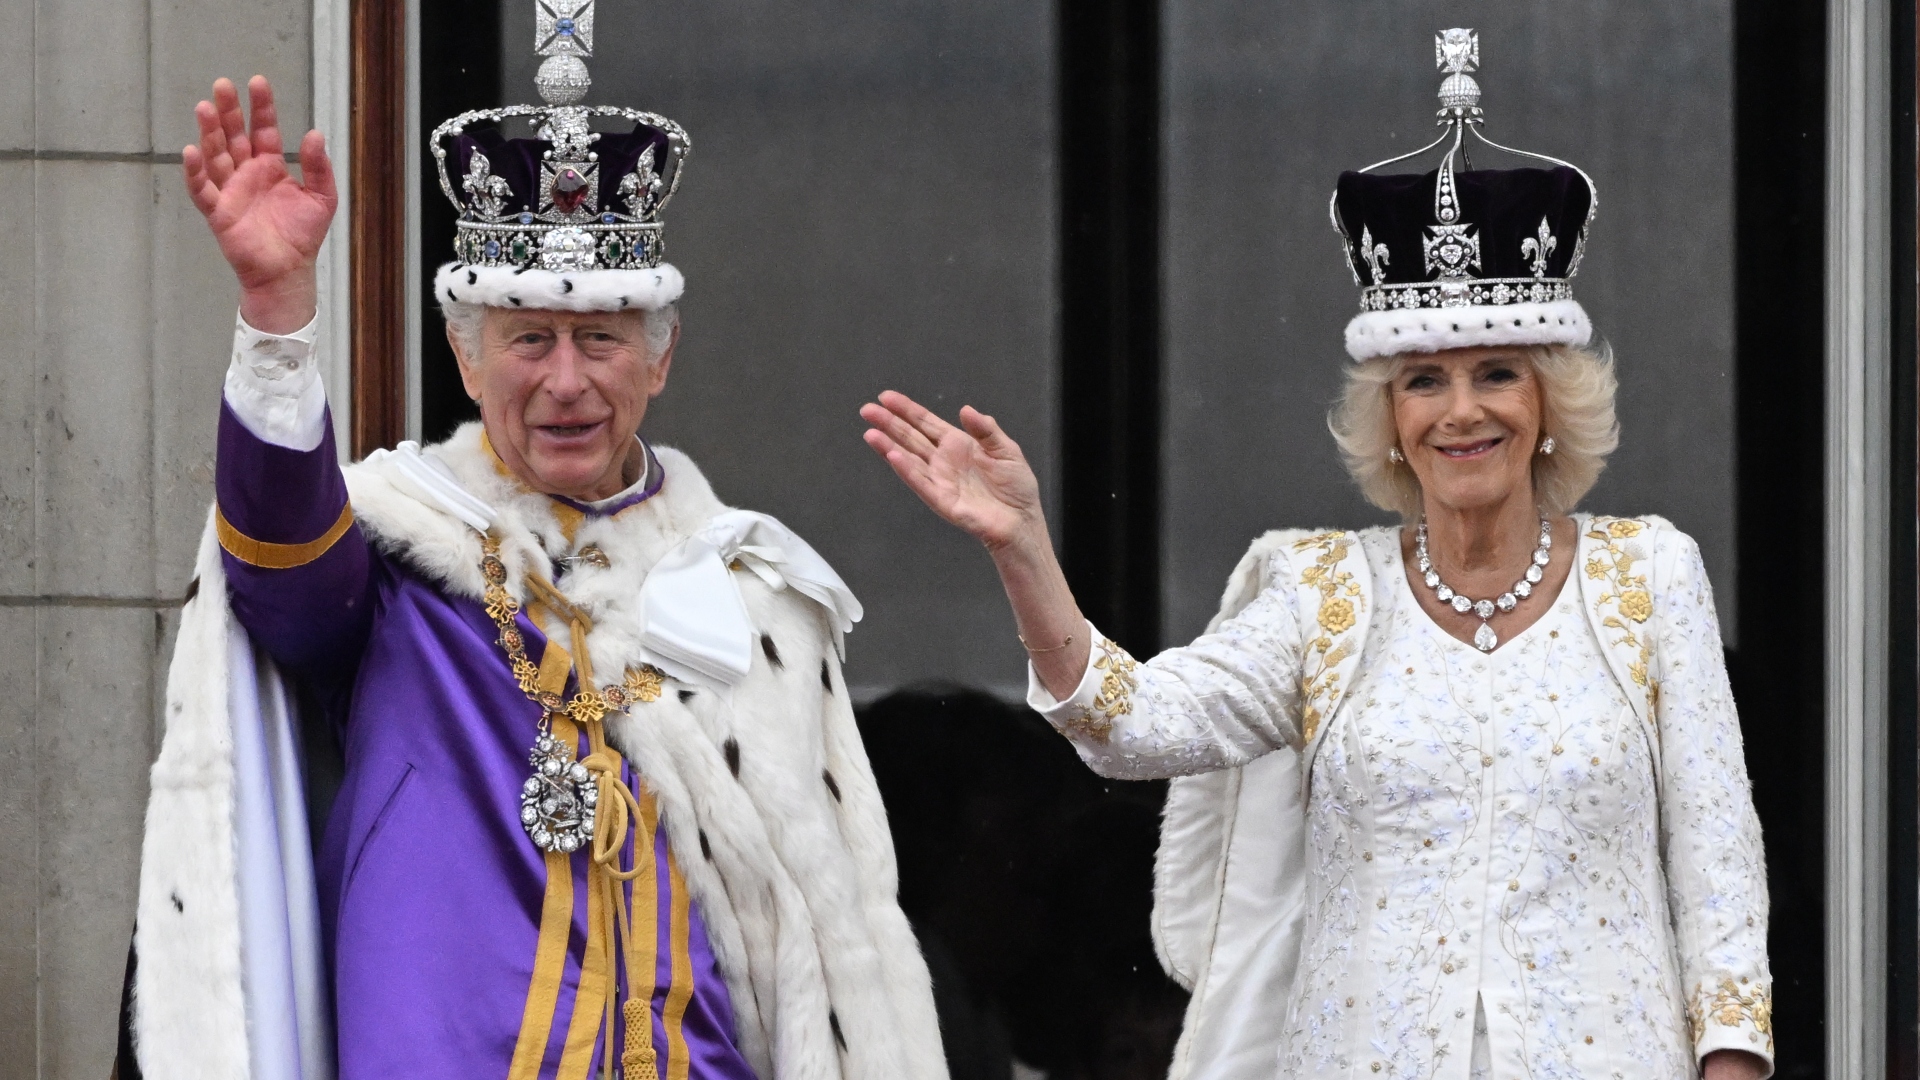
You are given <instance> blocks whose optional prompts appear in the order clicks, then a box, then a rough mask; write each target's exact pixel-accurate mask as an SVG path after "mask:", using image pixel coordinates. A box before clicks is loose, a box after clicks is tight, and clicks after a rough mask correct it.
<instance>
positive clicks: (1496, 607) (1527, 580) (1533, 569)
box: [1413, 514, 1553, 652]
mask: <svg viewBox="0 0 1920 1080" xmlns="http://www.w3.org/2000/svg"><path fill="white" fill-rule="evenodd" d="M1413 552H1414V554H1415V555H1416V556H1418V557H1419V560H1420V576H1421V580H1423V581H1425V582H1426V583H1427V588H1429V589H1432V590H1433V595H1435V596H1437V597H1439V598H1440V602H1441V603H1444V604H1451V605H1453V610H1455V611H1457V612H1459V613H1460V614H1462V615H1465V614H1466V613H1468V612H1469V611H1471V612H1472V613H1474V614H1475V615H1477V616H1479V617H1480V629H1478V630H1475V631H1474V632H1473V647H1474V648H1476V649H1479V650H1480V651H1481V652H1492V651H1493V648H1494V646H1496V645H1498V644H1500V638H1499V635H1497V634H1495V633H1494V632H1493V627H1491V626H1488V625H1487V620H1488V619H1491V618H1493V616H1494V613H1495V612H1501V613H1505V612H1508V611H1512V610H1513V609H1514V608H1516V607H1518V606H1519V605H1520V601H1522V600H1524V599H1526V598H1527V597H1529V596H1531V595H1533V587H1534V586H1535V585H1538V584H1540V579H1541V578H1543V577H1545V576H1546V574H1547V563H1548V562H1549V561H1551V560H1552V558H1553V554H1552V552H1553V523H1552V522H1551V521H1548V520H1547V517H1546V515H1544V514H1543V515H1541V517H1540V546H1539V547H1536V548H1534V549H1533V561H1531V562H1529V563H1528V564H1527V572H1526V573H1525V574H1523V575H1521V577H1520V580H1519V581H1516V582H1514V583H1513V588H1511V589H1508V590H1507V591H1506V592H1503V593H1501V594H1500V595H1499V597H1497V598H1495V599H1493V600H1470V599H1468V598H1467V597H1466V596H1465V595H1464V594H1461V593H1457V592H1454V591H1453V588H1452V587H1451V586H1449V585H1448V584H1447V583H1446V582H1444V581H1441V580H1440V571H1438V570H1435V569H1434V568H1433V559H1431V558H1430V557H1428V555H1427V519H1426V518H1424V517H1422V518H1421V519H1420V527H1419V528H1417V529H1415V530H1414V532H1413Z"/></svg>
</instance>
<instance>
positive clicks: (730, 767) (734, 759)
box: [720, 739, 740, 780]
mask: <svg viewBox="0 0 1920 1080" xmlns="http://www.w3.org/2000/svg"><path fill="white" fill-rule="evenodd" d="M720 750H721V752H722V753H724V754H726V755H727V771H728V772H731V773H732V774H733V778H734V779H735V780H738V779H740V740H738V739H728V740H727V742H726V745H724V746H722V747H721V748H720Z"/></svg>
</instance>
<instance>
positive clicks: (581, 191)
mask: <svg viewBox="0 0 1920 1080" xmlns="http://www.w3.org/2000/svg"><path fill="white" fill-rule="evenodd" d="M586 201H587V180H586V178H585V177H583V176H581V175H580V172H579V170H577V169H572V168H567V169H561V170H560V172H559V173H558V174H556V175H555V176H554V178H553V206H554V209H556V210H558V211H560V212H561V213H563V214H571V213H573V212H574V211H575V210H578V209H580V206H581V204H582V203H585V202H586Z"/></svg>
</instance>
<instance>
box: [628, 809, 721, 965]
mask: <svg viewBox="0 0 1920 1080" xmlns="http://www.w3.org/2000/svg"><path fill="white" fill-rule="evenodd" d="M700 857H701V858H703V859H705V860H707V861H708V862H712V861H713V845H712V844H710V843H708V842H707V830H705V829H701V830H700ZM643 970H644V969H643Z"/></svg>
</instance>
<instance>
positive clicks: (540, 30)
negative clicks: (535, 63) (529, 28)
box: [533, 0, 593, 56]
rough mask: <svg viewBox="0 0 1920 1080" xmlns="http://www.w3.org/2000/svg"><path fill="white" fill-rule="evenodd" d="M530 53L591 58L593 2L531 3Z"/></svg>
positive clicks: (542, 0)
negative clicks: (569, 54) (531, 47)
mask: <svg viewBox="0 0 1920 1080" xmlns="http://www.w3.org/2000/svg"><path fill="white" fill-rule="evenodd" d="M533 51H534V52H536V53H538V54H540V55H541V56H553V55H556V54H559V53H572V54H574V55H576V56H592V55H593V0H534V5H533Z"/></svg>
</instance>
